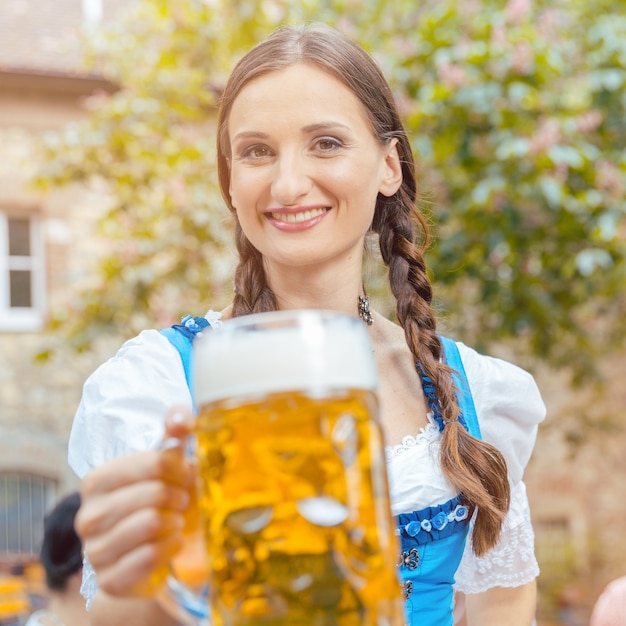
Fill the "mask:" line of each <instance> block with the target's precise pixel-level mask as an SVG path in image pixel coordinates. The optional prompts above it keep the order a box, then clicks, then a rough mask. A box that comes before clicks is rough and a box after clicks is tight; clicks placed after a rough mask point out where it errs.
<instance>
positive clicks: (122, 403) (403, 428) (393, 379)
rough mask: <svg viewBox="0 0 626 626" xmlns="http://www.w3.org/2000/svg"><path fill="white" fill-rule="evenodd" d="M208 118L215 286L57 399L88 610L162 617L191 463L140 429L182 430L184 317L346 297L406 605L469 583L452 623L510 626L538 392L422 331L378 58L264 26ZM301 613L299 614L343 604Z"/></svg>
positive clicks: (150, 619) (419, 256) (529, 606)
mask: <svg viewBox="0 0 626 626" xmlns="http://www.w3.org/2000/svg"><path fill="white" fill-rule="evenodd" d="M218 124H219V129H218V145H217V151H218V173H219V179H220V185H221V190H222V193H223V196H224V198H225V200H226V203H227V205H228V207H229V209H230V211H231V213H232V215H233V218H234V222H235V240H236V244H237V249H238V253H239V264H238V266H237V269H236V271H235V276H234V283H235V297H234V299H233V302H232V303H231V304H230V305H229V306H227V307H226V308H225V309H224V310H223V311H221V313H216V312H214V311H209V313H207V315H206V316H205V318H204V319H203V318H196V319H194V318H191V317H188V318H185V320H184V322H183V323H182V324H180V325H177V326H176V327H174V329H169V330H168V331H167V332H158V331H154V330H149V331H144V332H143V333H142V334H141V335H139V336H138V337H137V338H135V339H133V340H131V341H129V342H128V343H127V344H125V345H124V346H123V347H122V349H121V350H120V352H119V353H118V355H117V356H116V357H115V358H114V359H112V360H111V361H109V362H108V363H106V364H104V365H103V366H101V367H100V368H99V369H98V370H97V371H96V372H95V373H94V374H93V375H92V376H91V377H90V378H89V380H88V381H87V383H86V384H85V388H84V393H83V399H82V401H81V405H80V407H79V409H78V412H77V414H76V418H75V422H74V427H73V430H72V436H71V440H70V461H71V463H72V465H73V467H74V468H75V470H76V471H77V472H78V473H79V474H80V475H81V476H85V480H84V483H83V490H82V495H83V508H82V511H81V513H80V514H79V518H78V529H79V531H80V533H81V535H82V537H83V539H84V540H85V542H86V550H87V554H88V557H89V559H90V561H91V563H92V565H93V567H94V568H95V570H96V572H97V575H98V577H97V580H98V584H99V590H98V586H97V585H95V584H90V585H89V586H88V594H87V595H88V596H89V597H90V599H92V598H93V597H94V596H95V599H94V603H93V609H92V623H93V624H95V625H96V626H97V625H98V624H109V623H112V619H113V616H114V615H116V614H115V611H116V610H119V613H118V615H119V616H120V621H124V622H126V623H128V622H129V621H132V623H133V624H151V625H152V624H168V623H172V620H171V619H169V618H168V616H167V615H166V614H165V613H163V612H162V611H160V609H159V608H158V605H157V604H156V602H155V600H154V597H155V594H156V592H157V589H158V581H159V580H160V579H159V576H158V574H159V572H162V571H163V566H164V565H165V564H167V563H168V561H169V559H170V557H171V555H172V554H173V553H174V552H176V550H178V548H179V546H180V542H181V540H182V534H181V532H180V528H181V526H182V525H183V515H184V513H183V511H184V509H185V507H186V505H187V502H188V501H189V499H190V495H189V492H190V491H191V493H193V491H192V485H193V484H194V480H193V471H192V468H190V467H188V466H187V465H185V463H184V462H183V460H182V459H180V458H178V457H176V458H175V459H173V458H172V456H171V455H169V456H165V453H164V452H156V451H153V452H150V451H146V449H148V448H157V447H158V445H159V442H160V441H161V439H162V437H163V436H164V434H166V435H169V436H173V435H176V436H183V435H186V434H188V433H189V431H190V424H189V423H188V422H187V421H186V420H185V419H184V417H183V416H184V415H185V414H186V412H190V407H191V406H192V398H191V396H190V392H189V389H188V383H187V375H188V372H189V364H190V356H189V355H190V354H191V355H193V349H192V348H193V344H192V341H193V338H194V337H195V335H196V334H197V333H198V332H205V333H206V332H213V331H214V330H216V329H218V328H219V326H220V323H221V320H224V319H225V320H228V319H229V318H234V317H239V316H245V315H249V314H252V313H262V312H269V311H274V310H290V309H325V310H330V311H335V312H338V313H342V314H345V315H350V316H353V317H360V318H361V319H362V320H363V322H364V323H366V324H367V329H368V332H369V336H370V339H371V343H372V346H373V349H374V354H375V358H376V364H377V368H378V372H379V374H380V381H379V386H378V392H377V396H378V400H379V403H380V423H381V428H382V432H383V435H384V439H385V444H386V457H387V465H386V469H387V475H388V479H389V493H390V500H391V508H392V513H393V515H394V516H395V525H396V527H395V534H396V536H397V538H398V559H397V564H398V577H399V579H400V580H401V585H400V584H399V585H398V594H402V595H403V597H404V599H405V614H406V621H407V622H408V623H409V624H411V625H412V626H415V625H417V624H419V625H420V626H451V625H452V623H453V603H454V590H455V589H456V590H457V591H459V592H464V593H466V594H468V595H467V599H466V607H467V611H466V616H467V623H468V624H469V625H470V626H476V625H480V626H492V625H494V626H495V625H501V624H507V625H509V626H529V625H530V624H531V622H532V619H533V613H534V594H535V587H534V580H535V577H536V575H537V573H538V568H537V563H536V560H535V558H534V552H533V533H532V526H531V524H530V515H529V511H528V501H527V498H526V492H525V487H524V483H523V480H522V479H523V472H524V468H525V465H526V463H527V462H528V459H529V457H530V454H531V451H532V448H533V445H534V440H535V436H536V431H537V425H538V423H539V422H540V421H541V420H542V419H543V417H544V412H545V409H544V406H543V403H542V401H541V398H540V396H539V393H538V390H537V387H536V385H535V382H534V381H533V379H532V377H531V376H530V375H529V374H527V373H526V372H524V371H522V370H520V369H519V368H517V367H516V366H514V365H512V364H510V363H506V362H503V361H500V360H497V359H493V358H490V357H486V356H482V355H480V354H478V353H476V352H475V351H474V350H472V349H471V348H468V347H467V346H464V345H463V344H458V343H456V342H454V341H452V340H450V339H447V338H444V337H441V336H440V335H439V334H438V332H437V321H436V318H435V313H434V311H433V308H432V306H431V301H432V286H431V284H430V281H429V278H428V274H427V270H426V263H425V259H424V253H425V250H426V247H427V244H428V240H429V234H428V228H427V225H426V222H425V219H424V217H423V216H422V215H421V214H420V213H419V211H418V210H417V208H416V204H415V202H416V190H417V181H416V176H415V167H414V161H413V155H412V153H411V149H410V143H409V139H408V137H407V135H406V132H405V130H404V128H403V126H402V123H401V121H400V119H399V116H398V112H397V109H396V106H395V103H394V101H393V96H392V93H391V90H390V88H389V86H388V84H387V82H386V81H385V79H384V77H383V75H382V73H381V71H380V69H379V68H378V66H377V65H376V63H375V62H374V61H373V60H372V58H371V57H370V56H369V55H368V54H366V53H365V51H363V50H362V49H361V48H360V47H358V46H357V45H356V44H355V43H353V42H352V41H351V40H349V39H347V38H346V37H344V36H343V35H342V34H340V33H339V32H337V31H336V30H333V29H331V28H328V27H325V26H321V25H312V26H307V27H303V28H283V29H280V30H278V31H277V32H275V33H274V34H272V35H271V36H270V37H269V38H268V39H266V40H265V41H263V42H262V43H260V44H259V45H257V46H256V47H255V48H253V49H252V50H251V51H250V52H249V53H248V54H246V55H245V56H244V57H243V59H242V60H241V61H240V62H239V63H238V64H237V66H236V67H235V69H234V70H233V73H232V75H231V77H230V79H229V81H228V84H227V85H226V88H225V90H224V93H223V97H222V102H221V106H220V115H219V121H218ZM369 231H372V232H374V233H376V234H377V235H378V240H379V244H380V250H381V255H382V259H383V261H384V263H385V265H386V266H387V267H388V270H389V282H390V286H391V291H392V293H393V295H394V296H395V298H396V300H397V309H396V314H397V320H398V322H397V323H395V322H392V321H390V320H388V319H386V318H384V317H383V316H381V315H379V314H377V313H376V312H375V311H370V308H369V302H368V300H367V297H366V294H365V293H364V288H363V278H362V274H361V272H362V260H363V245H364V239H365V235H366V233H368V232H369ZM179 355H180V356H182V357H183V358H182V360H181V359H180V357H179ZM220 365H221V364H220V363H215V364H214V366H215V368H216V370H218V369H219V368H220ZM246 365H250V364H249V363H246ZM181 406H182V407H185V409H181V408H180V407H181ZM172 407H175V409H172ZM168 411H169V415H170V419H169V421H168V420H166V419H165V416H166V414H168ZM172 416H174V417H175V418H176V419H173V418H172ZM252 421H253V420H252ZM253 436H254V434H253ZM260 443H262V442H260ZM224 445H226V444H224ZM131 452H133V453H134V454H132V455H130V453H131ZM466 538H467V539H468V541H467V542H466ZM466 544H467V545H466ZM336 566H337V568H338V569H341V563H337V564H336ZM241 568H242V570H241V572H240V573H241V575H242V576H244V575H245V563H242V564H241ZM85 572H86V576H87V580H88V581H93V576H92V574H93V571H92V570H91V568H89V567H86V568H85ZM237 575H239V574H237ZM225 584H228V583H225ZM300 584H304V585H305V588H306V580H304V581H299V582H298V585H300ZM252 587H253V590H255V593H257V592H258V593H259V594H260V596H259V598H260V601H261V600H262V601H263V602H265V603H266V604H267V603H269V602H270V600H271V602H273V606H274V608H275V609H276V607H277V606H280V598H278V599H277V598H269V597H265V596H263V589H262V588H260V587H259V588H258V589H257V587H255V586H254V585H253V586H252ZM294 589H295V587H294ZM298 589H299V590H300V591H302V589H301V588H300V587H298ZM292 591H293V590H292ZM313 592H314V590H308V591H307V592H306V593H313ZM354 594H355V596H358V590H357V589H355V590H354ZM124 596H130V597H131V598H136V597H138V596H144V597H145V596H148V599H144V600H142V601H139V600H137V599H136V600H134V601H129V600H128V599H127V600H125V601H121V600H120V598H121V597H124ZM261 596H263V597H262V598H261ZM351 597H352V596H351ZM259 598H257V599H259ZM263 602H261V604H263ZM255 606H260V605H259V604H255ZM276 610H278V609H276ZM351 611H352V609H351ZM320 615H322V616H323V615H324V609H323V607H321V606H320V612H319V613H318V612H312V613H311V615H310V621H308V622H306V624H311V625H313V624H331V623H332V624H335V623H341V624H342V625H343V624H350V623H352V622H347V621H346V622H344V621H339V622H337V621H333V620H334V619H335V618H336V616H337V614H336V613H335V612H334V613H333V617H332V619H331V618H330V617H329V616H328V615H327V618H328V619H326V621H324V619H322V618H321V617H320ZM131 617H132V620H131V619H130V618H131ZM285 619H286V618H285ZM320 620H321V621H320ZM113 621H115V620H113ZM246 623H248V622H246ZM251 623H254V622H251ZM272 623H276V624H279V623H280V624H283V623H285V624H286V623H287V622H285V621H284V620H283V621H275V622H272ZM303 623H304V622H303Z"/></svg>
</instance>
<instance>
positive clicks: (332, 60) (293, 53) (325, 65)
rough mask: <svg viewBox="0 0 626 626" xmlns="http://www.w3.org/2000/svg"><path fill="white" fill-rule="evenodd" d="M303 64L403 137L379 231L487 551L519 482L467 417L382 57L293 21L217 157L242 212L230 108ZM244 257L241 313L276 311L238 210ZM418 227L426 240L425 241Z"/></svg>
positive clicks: (447, 470) (242, 68)
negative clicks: (234, 181) (445, 350)
mask: <svg viewBox="0 0 626 626" xmlns="http://www.w3.org/2000/svg"><path fill="white" fill-rule="evenodd" d="M295 63H307V64H311V65H314V66H316V67H319V68H321V69H322V70H323V71H325V72H327V73H329V74H331V75H332V76H334V77H335V78H337V79H338V80H339V81H341V82H342V83H343V84H344V85H345V86H346V87H347V88H348V89H350V91H352V93H354V94H355V95H356V97H357V98H358V99H359V100H360V101H361V102H362V104H363V106H364V108H365V110H366V112H367V115H368V117H369V120H370V122H371V125H372V130H373V132H374V134H375V136H376V137H377V138H378V140H379V141H380V142H381V144H382V145H386V144H387V143H388V142H389V141H391V140H392V139H393V138H395V139H397V149H398V154H399V157H400V161H401V164H402V174H403V180H402V185H401V187H400V189H399V190H398V191H397V192H396V193H395V194H394V195H393V196H391V197H386V196H383V195H382V194H378V198H377V201H376V208H375V213H374V219H373V222H372V230H373V231H374V232H376V233H378V235H379V245H380V250H381V253H382V258H383V261H384V262H385V264H386V265H387V266H388V268H389V283H390V285H391V290H392V293H393V295H394V296H395V298H396V303H397V304H396V306H397V316H398V321H399V323H400V324H401V326H402V328H403V329H404V333H405V337H406V341H407V344H408V346H409V348H410V349H411V352H412V353H413V355H414V357H415V359H416V362H419V363H420V364H421V366H422V368H423V370H424V372H425V374H426V375H427V376H428V377H429V378H430V379H431V381H432V382H433V384H434V386H435V389H436V392H437V397H438V400H439V402H440V405H441V408H442V414H443V419H444V423H445V428H444V430H443V435H442V445H441V465H442V469H443V472H444V474H445V476H446V478H447V479H448V480H449V481H450V482H451V483H452V484H453V485H454V486H455V487H456V488H457V489H458V490H459V491H460V492H461V493H462V494H463V495H464V496H465V497H466V498H467V500H468V501H469V503H470V505H471V506H472V507H473V508H476V509H477V510H478V512H477V517H476V522H475V526H474V532H473V549H474V552H475V553H476V554H478V555H481V554H484V553H485V552H486V551H487V550H488V549H489V548H491V547H492V546H493V545H494V544H495V543H496V542H497V540H498V538H499V535H500V530H501V527H502V522H503V520H504V516H505V514H506V512H507V511H508V508H509V501H510V489H509V483H508V477H507V468H506V463H505V461H504V458H503V457H502V455H501V454H500V452H499V451H498V450H497V449H496V448H494V447H493V446H491V445H489V444H487V443H485V442H482V441H479V440H478V439H475V438H474V437H472V436H471V435H470V434H469V433H468V432H467V431H466V430H465V429H464V428H463V426H462V425H461V424H460V423H459V422H458V420H457V416H458V413H459V407H458V404H457V400H456V390H455V386H454V383H453V380H452V371H451V369H450V368H449V367H448V366H447V365H445V364H444V363H442V362H441V357H442V345H441V341H440V339H439V337H438V335H437V332H436V320H435V314H434V311H433V308H432V306H431V301H432V287H431V284H430V281H429V279H428V276H427V274H426V265H425V262H424V252H425V250H426V248H427V246H428V242H429V231H428V226H427V223H426V221H425V219H424V217H423V215H422V214H421V213H420V211H419V210H418V209H417V207H416V197H417V183H416V176H415V164H414V161H413V153H412V151H411V146H410V143H409V139H408V137H407V134H406V131H405V130H404V127H403V126H402V123H401V121H400V118H399V115H398V112H397V109H396V106H395V103H394V99H393V94H392V92H391V89H390V87H389V85H388V83H387V81H386V80H385V78H384V76H383V74H382V72H381V71H380V69H379V67H378V65H377V64H376V63H375V61H374V60H373V59H372V58H371V57H370V56H369V55H368V54H367V53H366V52H365V51H364V50H363V49H362V48H360V47H359V46H358V45H357V44H356V43H354V42H353V41H351V40H350V39H348V38H347V37H345V36H344V35H342V34H341V33H339V32H338V31H336V30H334V29H332V28H330V27H328V26H325V25H320V24H316V25H309V26H305V27H299V28H294V27H284V28H281V29H279V30H277V31H275V32H274V33H273V34H272V35H271V36H270V37H268V38H267V39H266V40H264V41H263V42H261V43H260V44H258V45H257V46H255V47H254V48H253V49H252V50H251V51H250V52H248V53H247V54H246V55H245V56H244V57H243V58H242V59H241V60H240V61H239V63H238V64H237V66H236V67H235V69H234V70H233V72H232V74H231V76H230V79H229V81H228V83H227V85H226V87H225V90H224V92H223V95H222V100H221V107H220V113H219V121H218V124H219V126H218V139H217V148H218V155H217V165H218V175H219V181H220V187H221V190H222V194H223V195H224V198H225V200H226V203H227V204H228V206H229V208H230V210H231V211H232V212H233V213H234V212H235V211H234V207H233V205H232V201H231V197H230V193H229V186H230V172H229V164H228V160H229V158H230V141H229V137H228V128H227V126H228V116H229V114H230V110H231V107H232V104H233V102H234V100H235V98H236V97H237V96H238V95H239V93H240V91H241V90H242V88H243V87H244V86H245V85H246V84H247V83H248V82H249V81H251V80H253V79H254V78H257V77H259V76H262V75H264V74H267V73H269V72H272V71H276V70H280V69H284V68H286V67H288V66H290V65H293V64H295ZM235 220H236V227H235V231H236V232H235V236H236V244H237V249H238V252H239V257H240V260H239V265H238V266H237V269H236V271H235V292H236V294H235V298H234V301H233V315H234V316H239V315H245V314H248V313H254V312H262V311H269V310H274V309H276V308H277V304H276V298H275V296H274V294H273V292H272V290H271V289H270V287H269V285H268V283H267V280H266V276H265V271H264V268H263V259H262V257H261V253H260V252H259V251H258V250H257V249H256V248H255V247H254V246H253V245H252V244H251V243H250V241H249V240H248V239H247V237H246V236H245V234H244V233H243V230H242V228H241V225H240V224H239V221H238V220H237V219H236V216H235ZM416 226H417V227H418V228H419V231H418V232H419V234H420V237H419V241H418V243H417V244H416Z"/></svg>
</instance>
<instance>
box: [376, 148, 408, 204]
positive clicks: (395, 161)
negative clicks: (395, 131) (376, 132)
mask: <svg viewBox="0 0 626 626" xmlns="http://www.w3.org/2000/svg"><path fill="white" fill-rule="evenodd" d="M383 156H384V164H383V167H384V172H383V178H382V181H381V184H380V187H379V189H378V191H379V192H380V193H382V194H383V196H387V197H388V198H389V197H390V196H393V194H394V193H396V191H398V189H400V185H401V184H402V164H401V163H400V155H399V154H398V140H397V139H396V138H394V139H392V140H391V141H390V142H389V145H388V146H386V147H385V152H384V155H383Z"/></svg>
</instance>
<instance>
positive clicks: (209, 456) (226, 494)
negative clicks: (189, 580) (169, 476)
mask: <svg viewBox="0 0 626 626" xmlns="http://www.w3.org/2000/svg"><path fill="white" fill-rule="evenodd" d="M193 365H194V399H195V403H196V406H197V409H198V416H197V422H196V428H195V438H196V450H195V454H196V456H197V464H198V473H199V495H198V505H199V510H200V519H201V525H202V528H203V535H204V543H205V549H206V559H207V561H206V562H207V569H208V575H207V580H206V581H205V582H206V585H205V586H204V591H203V593H200V594H197V593H193V592H192V590H189V589H187V588H186V587H185V586H184V585H181V583H180V581H177V580H175V579H172V580H170V591H173V592H174V594H175V595H176V597H177V608H181V607H183V608H184V609H185V611H186V612H187V613H188V614H190V615H191V616H192V618H191V620H190V621H188V623H196V624H208V623H211V624H214V625H232V626H255V625H257V624H273V625H277V626H278V625H284V626H287V625H289V626H295V625H311V626H313V625H318V624H319V625H329V626H330V625H337V626H392V625H393V626H396V625H397V626H401V625H402V624H403V623H404V619H403V606H402V599H401V592H400V583H399V579H398V575H397V572H396V561H397V555H398V553H399V547H398V540H397V537H396V536H395V534H394V526H393V522H392V516H391V512H390V504H389V492H388V487H387V477H386V467H385V460H384V459H385V457H384V448H383V441H382V433H381V428H380V424H379V419H378V403H377V396H376V389H377V373H376V367H375V361H374V356H373V350H372V346H371V344H370V341H369V335H368V332H367V328H366V326H365V325H364V324H363V322H362V321H361V320H360V319H358V318H352V317H349V316H346V315H341V314H337V313H331V312H323V311H311V310H304V311H281V312H272V313H261V314H255V315H249V316H245V317H240V318H235V319H232V320H229V321H226V322H225V323H224V324H222V325H221V326H220V327H219V328H216V329H214V330H209V331H206V332H205V333H203V336H201V337H199V338H197V339H196V342H195V344H194V364H193Z"/></svg>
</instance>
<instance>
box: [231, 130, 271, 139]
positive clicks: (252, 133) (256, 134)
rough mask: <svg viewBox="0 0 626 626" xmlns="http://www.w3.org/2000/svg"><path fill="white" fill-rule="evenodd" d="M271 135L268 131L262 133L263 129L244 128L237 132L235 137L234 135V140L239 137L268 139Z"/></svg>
mask: <svg viewBox="0 0 626 626" xmlns="http://www.w3.org/2000/svg"><path fill="white" fill-rule="evenodd" d="M268 138H269V135H268V134H267V133H262V132H261V131H258V130H242V131H241V132H239V133H237V134H236V135H235V136H234V137H233V139H232V140H233V141H235V140H237V139H268Z"/></svg>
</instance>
